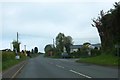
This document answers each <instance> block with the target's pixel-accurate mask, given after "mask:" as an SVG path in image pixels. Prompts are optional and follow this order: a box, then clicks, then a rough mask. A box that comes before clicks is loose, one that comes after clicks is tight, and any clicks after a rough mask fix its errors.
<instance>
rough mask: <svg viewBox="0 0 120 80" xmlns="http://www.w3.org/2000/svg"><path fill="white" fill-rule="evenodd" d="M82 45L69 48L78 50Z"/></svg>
mask: <svg viewBox="0 0 120 80" xmlns="http://www.w3.org/2000/svg"><path fill="white" fill-rule="evenodd" d="M81 47H82V45H72V46H70V48H71V49H78V48H81Z"/></svg>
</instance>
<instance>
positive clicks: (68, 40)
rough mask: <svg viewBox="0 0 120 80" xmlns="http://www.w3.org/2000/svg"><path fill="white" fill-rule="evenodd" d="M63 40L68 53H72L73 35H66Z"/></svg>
mask: <svg viewBox="0 0 120 80" xmlns="http://www.w3.org/2000/svg"><path fill="white" fill-rule="evenodd" d="M63 42H64V46H65V48H66V51H67V53H68V54H70V46H71V45H72V44H73V41H72V37H71V36H67V37H65V38H64V41H63Z"/></svg>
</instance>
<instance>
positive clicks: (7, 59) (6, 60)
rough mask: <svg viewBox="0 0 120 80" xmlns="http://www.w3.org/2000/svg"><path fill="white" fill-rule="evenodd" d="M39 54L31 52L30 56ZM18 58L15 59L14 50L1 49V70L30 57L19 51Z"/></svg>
mask: <svg viewBox="0 0 120 80" xmlns="http://www.w3.org/2000/svg"><path fill="white" fill-rule="evenodd" d="M39 55H40V54H31V58H34V57H37V56H39ZM19 56H20V59H18V60H17V59H15V53H14V52H7V51H3V52H2V63H1V65H2V66H1V69H2V71H5V70H7V69H8V68H10V67H12V66H14V65H16V64H19V63H20V62H22V61H24V60H27V59H30V57H28V56H25V54H23V53H19Z"/></svg>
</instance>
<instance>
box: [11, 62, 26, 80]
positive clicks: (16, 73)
mask: <svg viewBox="0 0 120 80" xmlns="http://www.w3.org/2000/svg"><path fill="white" fill-rule="evenodd" d="M24 66H25V63H24V65H23V66H22V67H20V68H19V69H18V71H17V72H16V73H15V74H14V75H13V76H12V78H15V76H16V75H17V74H18V72H19V71H20V70H21V69H22V68H23V67H24Z"/></svg>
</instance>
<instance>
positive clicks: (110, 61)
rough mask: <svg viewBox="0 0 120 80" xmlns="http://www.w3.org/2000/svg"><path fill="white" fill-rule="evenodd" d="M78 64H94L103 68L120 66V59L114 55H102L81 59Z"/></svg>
mask: <svg viewBox="0 0 120 80" xmlns="http://www.w3.org/2000/svg"><path fill="white" fill-rule="evenodd" d="M76 62H79V63H81V62H82V63H83V62H85V63H92V64H97V65H103V66H118V65H119V66H120V64H119V62H120V58H119V57H116V56H113V55H106V54H102V55H99V56H96V57H88V58H80V59H79V60H77V61H76Z"/></svg>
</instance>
